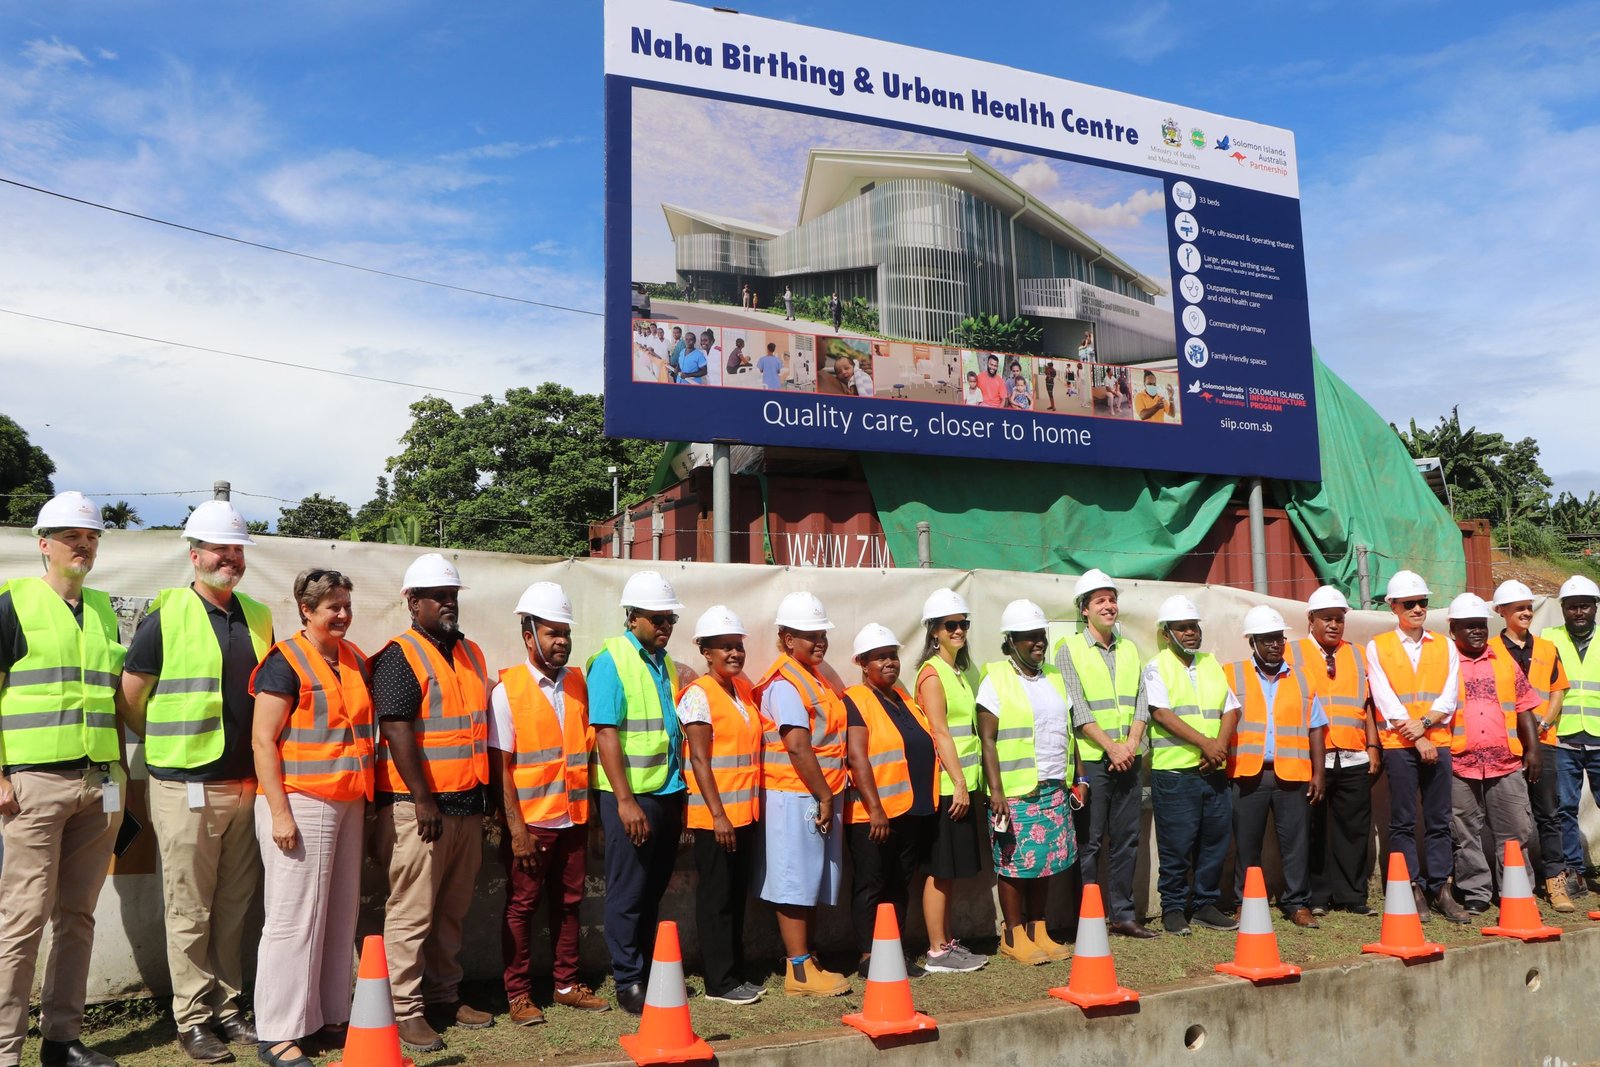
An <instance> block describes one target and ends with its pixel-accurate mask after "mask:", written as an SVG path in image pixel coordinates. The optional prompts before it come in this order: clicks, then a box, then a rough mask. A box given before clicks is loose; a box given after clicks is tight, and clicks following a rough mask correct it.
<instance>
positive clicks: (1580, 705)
mask: <svg viewBox="0 0 1600 1067" xmlns="http://www.w3.org/2000/svg"><path fill="white" fill-rule="evenodd" d="M1559 595H1560V598H1561V617H1562V625H1560V626H1553V627H1551V628H1550V629H1548V630H1545V631H1544V632H1543V633H1542V634H1541V635H1540V636H1541V637H1544V638H1545V639H1546V640H1548V641H1549V642H1550V643H1551V644H1553V645H1555V646H1556V652H1557V653H1558V654H1559V655H1560V656H1561V666H1562V667H1563V669H1565V671H1566V673H1567V680H1568V681H1569V682H1570V683H1571V686H1572V687H1571V688H1570V689H1568V690H1567V695H1566V699H1565V700H1564V701H1563V702H1562V705H1561V718H1560V721H1559V722H1558V723H1557V724H1556V751H1557V755H1558V758H1557V760H1556V769H1557V770H1558V772H1559V781H1558V782H1557V785H1558V787H1559V789H1560V796H1561V842H1562V847H1563V848H1564V849H1565V852H1566V865H1567V892H1568V893H1569V894H1570V895H1572V896H1574V897H1584V896H1588V895H1589V887H1588V886H1587V885H1586V884H1585V881H1584V873H1585V872H1584V848H1583V834H1582V832H1581V831H1580V830H1579V828H1578V802H1579V801H1580V800H1582V799H1583V780H1584V778H1585V776H1587V777H1588V779H1589V791H1590V792H1591V793H1593V794H1594V795H1595V796H1600V649H1597V648H1595V646H1594V643H1593V642H1594V619H1595V606H1596V604H1600V587H1597V586H1596V585H1595V583H1594V582H1593V581H1591V580H1590V579H1588V578H1586V577H1584V576H1583V575H1581V574H1574V575H1573V576H1572V577H1571V578H1568V579H1567V580H1566V581H1565V582H1564V583H1562V586H1561V592H1560V594H1559Z"/></svg>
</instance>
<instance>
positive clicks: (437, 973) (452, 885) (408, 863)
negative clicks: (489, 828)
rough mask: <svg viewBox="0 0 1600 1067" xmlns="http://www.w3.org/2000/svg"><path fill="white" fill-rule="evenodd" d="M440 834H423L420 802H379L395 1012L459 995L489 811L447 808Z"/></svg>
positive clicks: (402, 1015) (416, 1011)
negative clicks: (465, 926) (433, 837)
mask: <svg viewBox="0 0 1600 1067" xmlns="http://www.w3.org/2000/svg"><path fill="white" fill-rule="evenodd" d="M443 822H444V828H443V830H442V831H441V832H440V834H439V839H438V840H437V841H433V842H429V843H425V842H424V841H423V840H422V839H421V838H420V837H418V836H417V807H416V805H415V804H413V803H412V802H410V801H406V800H397V801H395V802H394V803H393V804H390V805H387V806H385V807H381V808H379V809H378V824H377V827H376V829H375V830H374V832H373V852H374V853H375V857H374V858H375V859H376V860H377V863H378V866H379V868H380V869H381V870H384V871H386V872H387V873H388V875H389V902H388V905H387V907H386V908H385V909H384V919H383V948H384V952H385V954H386V955H387V956H388V957H389V984H390V987H391V990H392V992H393V994H394V1015H395V1018H396V1019H412V1018H416V1017H418V1016H420V1015H421V1014H422V1010H423V1007H424V1005H426V1004H454V1003H455V1002H456V1001H457V1000H458V999H460V988H461V979H462V969H461V925H462V923H463V921H464V920H465V919H466V916H467V911H468V909H469V908H471V907H472V891H473V887H474V886H475V885H476V884H477V881H478V868H479V867H481V866H482V865H483V816H482V815H445V816H443Z"/></svg>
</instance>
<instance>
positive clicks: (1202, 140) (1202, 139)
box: [1189, 126, 1206, 148]
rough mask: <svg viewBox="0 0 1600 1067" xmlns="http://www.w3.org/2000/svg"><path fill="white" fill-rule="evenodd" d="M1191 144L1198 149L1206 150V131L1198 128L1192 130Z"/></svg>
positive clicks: (1190, 135) (1190, 132) (1190, 134)
mask: <svg viewBox="0 0 1600 1067" xmlns="http://www.w3.org/2000/svg"><path fill="white" fill-rule="evenodd" d="M1189 143H1190V144H1191V145H1193V146H1194V147H1196V148H1204V147H1205V146H1206V131H1204V130H1202V129H1201V128H1200V127H1198V126H1196V127H1195V128H1194V129H1192V130H1190V131H1189Z"/></svg>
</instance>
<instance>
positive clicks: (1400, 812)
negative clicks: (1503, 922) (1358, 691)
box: [1367, 570, 1471, 923]
mask: <svg viewBox="0 0 1600 1067" xmlns="http://www.w3.org/2000/svg"><path fill="white" fill-rule="evenodd" d="M1431 595H1432V594H1431V593H1430V592H1429V590H1428V583H1427V582H1425V581H1423V580H1422V576H1421V575H1419V574H1417V573H1416V572H1415V571H1406V570H1402V571H1396V572H1395V574H1394V577H1392V578H1390V579H1389V585H1388V589H1387V591H1386V593H1385V599H1386V600H1387V601H1388V602H1389V610H1390V611H1392V612H1394V617H1395V628H1394V629H1393V630H1387V631H1385V632H1383V633H1381V634H1379V635H1378V636H1377V637H1374V638H1373V639H1372V640H1371V641H1368V642H1367V685H1368V687H1369V688H1370V690H1371V692H1372V703H1373V706H1374V708H1375V709H1376V711H1377V714H1378V716H1379V718H1380V719H1381V722H1380V723H1379V729H1378V740H1379V743H1380V744H1381V745H1382V746H1383V767H1384V770H1385V771H1387V772H1388V774H1389V848H1390V849H1391V850H1392V851H1395V852H1399V853H1400V854H1401V855H1402V856H1404V857H1405V858H1406V869H1407V870H1408V871H1410V872H1411V887H1412V892H1413V893H1414V894H1415V896H1416V901H1417V913H1418V914H1419V915H1421V916H1422V920H1423V922H1427V921H1428V919H1429V915H1428V908H1429V905H1430V904H1431V905H1432V907H1433V909H1434V910H1435V911H1438V912H1439V913H1440V914H1441V915H1443V916H1444V917H1445V918H1446V919H1448V920H1450V921H1451V922H1453V923H1465V922H1469V921H1471V920H1470V917H1469V916H1468V915H1467V913H1466V912H1465V911H1463V910H1462V908H1461V905H1460V904H1458V903H1457V902H1456V898H1455V894H1453V893H1451V892H1449V889H1450V871H1451V867H1452V863H1453V860H1452V852H1453V851H1454V844H1453V838H1452V834H1451V829H1450V823H1451V818H1452V815H1451V810H1452V801H1451V789H1452V785H1451V775H1450V730H1451V722H1450V720H1451V717H1452V716H1453V715H1454V714H1455V710H1456V702H1457V699H1458V697H1457V690H1458V688H1459V680H1458V679H1459V676H1460V665H1459V657H1458V655H1457V653H1456V646H1455V645H1454V644H1453V643H1451V642H1450V641H1447V640H1445V639H1444V638H1442V637H1440V636H1439V635H1438V634H1436V633H1432V632H1430V631H1429V630H1428V629H1427V628H1426V624H1427V621H1428V598H1429V596H1431ZM1419 794H1420V795H1421V798H1422V836H1423V843H1424V845H1425V849H1424V852H1423V857H1424V858H1425V859H1426V861H1427V863H1426V865H1425V866H1424V865H1421V864H1419V863H1418V862H1417V797H1418V795H1419Z"/></svg>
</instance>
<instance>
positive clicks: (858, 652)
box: [850, 622, 900, 657]
mask: <svg viewBox="0 0 1600 1067" xmlns="http://www.w3.org/2000/svg"><path fill="white" fill-rule="evenodd" d="M891 646H892V647H893V648H894V649H895V650H897V651H898V650H899V648H900V639H899V638H898V637H896V636H895V635H894V631H893V630H891V629H889V628H888V627H887V626H884V625H883V624H882V623H876V622H869V623H867V624H866V625H865V626H863V627H862V628H861V632H859V633H858V634H856V641H855V644H854V645H852V646H851V648H850V655H851V656H852V657H860V656H864V655H866V654H867V653H868V652H871V651H872V650H873V649H875V648H889V647H891Z"/></svg>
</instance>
